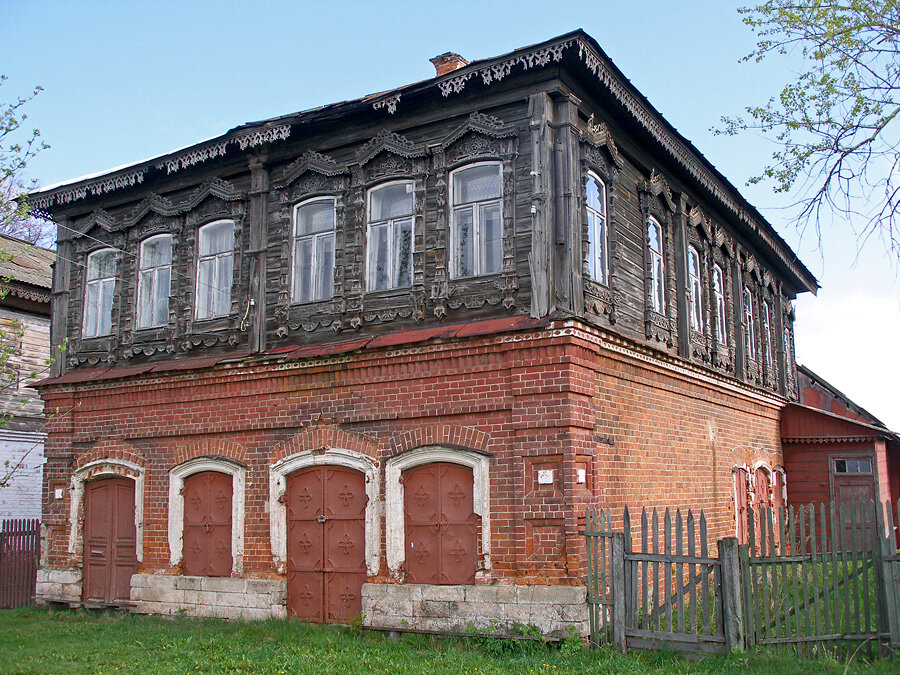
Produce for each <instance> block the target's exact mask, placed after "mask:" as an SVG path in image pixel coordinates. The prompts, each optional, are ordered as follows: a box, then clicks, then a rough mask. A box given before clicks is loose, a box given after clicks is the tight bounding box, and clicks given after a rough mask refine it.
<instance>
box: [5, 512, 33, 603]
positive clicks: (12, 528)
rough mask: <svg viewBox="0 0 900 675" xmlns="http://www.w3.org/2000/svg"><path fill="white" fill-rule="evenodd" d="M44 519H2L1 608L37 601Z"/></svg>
mask: <svg viewBox="0 0 900 675" xmlns="http://www.w3.org/2000/svg"><path fill="white" fill-rule="evenodd" d="M40 547H41V521H39V520H30V519H11V520H4V521H3V531H2V532H0V609H10V608H13V607H24V606H26V605H30V604H32V603H33V602H34V587H35V579H36V576H37V568H38V561H39V560H40V557H41V550H40Z"/></svg>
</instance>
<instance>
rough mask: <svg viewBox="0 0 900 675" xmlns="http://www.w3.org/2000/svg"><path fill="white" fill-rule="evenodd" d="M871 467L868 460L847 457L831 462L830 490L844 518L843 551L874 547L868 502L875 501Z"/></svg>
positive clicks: (842, 521)
mask: <svg viewBox="0 0 900 675" xmlns="http://www.w3.org/2000/svg"><path fill="white" fill-rule="evenodd" d="M872 465H873V462H872V460H871V459H870V458H868V457H848V458H842V459H835V460H833V462H832V467H831V468H832V482H831V488H832V490H833V491H834V494H833V499H834V501H835V502H837V504H838V509H839V513H840V514H841V548H842V550H845V551H856V550H867V549H868V547H871V546H872V544H871V537H872V515H871V511H872V509H871V507H870V506H869V502H872V501H875V475H874V474H873V473H872Z"/></svg>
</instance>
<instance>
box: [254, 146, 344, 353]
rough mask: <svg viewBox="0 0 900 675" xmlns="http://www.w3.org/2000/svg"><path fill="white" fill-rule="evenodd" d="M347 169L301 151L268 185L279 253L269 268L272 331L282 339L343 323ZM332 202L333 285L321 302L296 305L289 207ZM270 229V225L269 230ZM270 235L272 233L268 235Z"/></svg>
mask: <svg viewBox="0 0 900 675" xmlns="http://www.w3.org/2000/svg"><path fill="white" fill-rule="evenodd" d="M349 174H350V171H349V169H348V167H347V165H346V164H341V163H339V162H337V161H335V160H334V159H332V158H331V157H329V156H327V155H323V154H320V153H318V152H315V151H313V150H308V151H306V152H305V153H304V154H303V155H301V156H300V157H299V158H297V159H296V160H295V161H294V162H293V163H291V164H289V165H287V166H286V167H284V169H283V170H282V172H281V177H280V178H279V179H278V180H277V181H276V182H275V183H274V188H275V189H274V190H273V192H272V194H271V198H272V199H273V200H275V201H276V202H277V203H278V204H280V209H279V211H278V216H277V217H276V218H275V219H274V225H275V227H276V229H275V232H276V237H277V239H280V241H281V255H280V257H279V260H278V264H277V265H275V266H273V269H274V270H277V273H278V283H277V288H278V301H277V304H276V306H275V312H274V314H275V335H276V336H277V337H278V338H285V337H287V336H288V335H289V334H290V332H291V331H300V330H302V331H304V332H312V331H316V330H320V329H322V328H331V329H333V330H335V331H339V330H341V329H342V328H343V326H344V311H345V297H346V289H347V280H348V272H349V273H350V274H352V268H353V264H352V263H353V258H354V252H353V250H352V249H353V246H352V244H351V246H350V250H348V247H347V243H348V242H353V241H354V239H355V234H354V232H353V229H352V227H353V226H352V223H348V219H347V208H348V207H347V204H348V191H349V187H350V180H349ZM326 198H327V199H333V200H334V225H335V227H334V270H335V273H334V286H333V289H332V296H331V297H330V298H328V299H327V300H316V301H312V302H305V303H296V302H294V299H293V290H292V282H293V273H294V272H293V267H294V255H293V240H294V213H295V209H296V208H297V207H298V206H300V205H302V204H304V203H308V202H311V201H313V200H316V199H326ZM348 229H349V231H348ZM270 232H271V229H270ZM273 239H275V237H273Z"/></svg>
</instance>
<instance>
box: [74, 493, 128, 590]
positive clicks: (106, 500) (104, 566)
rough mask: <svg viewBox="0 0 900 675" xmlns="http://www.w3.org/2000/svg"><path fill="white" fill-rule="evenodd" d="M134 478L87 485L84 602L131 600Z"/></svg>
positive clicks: (85, 498)
mask: <svg viewBox="0 0 900 675" xmlns="http://www.w3.org/2000/svg"><path fill="white" fill-rule="evenodd" d="M137 567H138V563H137V529H136V527H135V524H134V481H133V480H131V479H130V478H105V479H101V480H96V481H91V482H89V483H87V484H86V485H85V492H84V583H83V586H82V596H83V599H84V600H85V602H98V603H104V604H118V603H121V602H127V601H129V600H130V599H131V575H133V574H134V573H135V572H137Z"/></svg>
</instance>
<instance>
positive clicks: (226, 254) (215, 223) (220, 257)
mask: <svg viewBox="0 0 900 675" xmlns="http://www.w3.org/2000/svg"><path fill="white" fill-rule="evenodd" d="M223 225H229V226H230V234H231V246H230V247H229V248H228V249H227V250H222V251H216V252H214V253H206V254H203V253H201V252H200V249H201V248H202V247H203V246H202V245H203V239H204V233H206V232H209V231H211V230H212V228H214V227H219V226H223ZM234 229H235V227H234V221H233V220H232V219H230V218H218V219H216V220H212V221H209V222H207V223H204V224H203V225H201V226H199V227H198V228H197V248H196V251H195V258H196V260H195V270H194V274H195V276H194V321H195V322H196V323H201V322H207V321H215V320H217V319H221V318H223V317H226V316H228V315H229V314H230V313H231V312H232V307H231V305H232V294H233V292H234V257H235V256H234V250H235V248H236V247H235V241H234ZM210 261H213V262H214V263H215V265H214V267H213V274H212V275H211V277H210V279H208V280H204V281H201V280H200V270H201V268H202V267H203V265H202V264H203V263H204V262H210ZM219 261H226V262H224V265H223V267H224V268H225V269H226V270H227V269H228V267H229V266H230V267H231V284H230V287H229V288H228V289H224V288H219V287H218V286H217V285H215V284H216V283H217V282H218V276H219V275H218V274H216V272H218V271H219ZM228 263H231V264H230V265H229V264H228ZM201 286H206V287H208V288H212V290H214V291H218V292H224V291H225V290H227V291H228V298H227V301H226V304H227V306H228V311H226V312H219V313H217V314H213V313H210V314H206V315H204V316H200V303H199V302H197V298H198V297H199V295H200V287H201ZM209 311H210V312H212V311H213V310H212V308H210V310H209Z"/></svg>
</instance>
